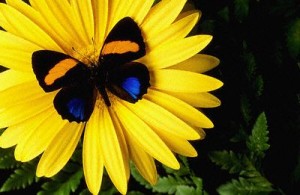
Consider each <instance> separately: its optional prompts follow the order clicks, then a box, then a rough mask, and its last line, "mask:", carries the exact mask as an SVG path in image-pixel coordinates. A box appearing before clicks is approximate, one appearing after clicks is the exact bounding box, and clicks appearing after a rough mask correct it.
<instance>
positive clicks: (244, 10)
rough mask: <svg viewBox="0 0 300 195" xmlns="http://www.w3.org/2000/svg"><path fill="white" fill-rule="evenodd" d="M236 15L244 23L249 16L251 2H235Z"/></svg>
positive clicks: (243, 0) (237, 0)
mask: <svg viewBox="0 0 300 195" xmlns="http://www.w3.org/2000/svg"><path fill="white" fill-rule="evenodd" d="M234 14H235V15H236V17H237V19H238V20H239V21H240V22H242V21H243V20H244V19H245V18H246V17H247V16H248V15H249V0H234Z"/></svg>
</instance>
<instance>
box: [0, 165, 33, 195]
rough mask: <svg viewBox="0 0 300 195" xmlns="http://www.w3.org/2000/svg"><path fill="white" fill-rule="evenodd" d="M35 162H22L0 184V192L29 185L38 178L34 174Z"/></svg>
mask: <svg viewBox="0 0 300 195" xmlns="http://www.w3.org/2000/svg"><path fill="white" fill-rule="evenodd" d="M35 168H36V163H35V162H34V161H32V162H29V163H24V164H22V165H21V166H20V167H19V168H17V169H15V171H14V172H13V173H12V174H11V175H10V176H9V178H8V179H7V180H6V181H5V182H4V184H3V185H2V187H1V189H0V192H8V191H12V190H18V189H21V188H23V189H24V188H26V187H28V186H30V185H31V184H32V183H33V182H34V181H37V180H38V179H37V178H36V176H35Z"/></svg>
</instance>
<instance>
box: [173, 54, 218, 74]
mask: <svg viewBox="0 0 300 195" xmlns="http://www.w3.org/2000/svg"><path fill="white" fill-rule="evenodd" d="M219 63H220V60H219V59H218V58H216V57H214V56H210V55H205V54H197V55H195V56H193V57H191V58H189V59H187V60H185V61H182V62H180V63H178V64H176V65H174V66H171V67H170V68H172V69H178V70H188V71H192V72H197V73H204V72H207V71H209V70H211V69H213V68H215V67H216V66H218V65H219Z"/></svg>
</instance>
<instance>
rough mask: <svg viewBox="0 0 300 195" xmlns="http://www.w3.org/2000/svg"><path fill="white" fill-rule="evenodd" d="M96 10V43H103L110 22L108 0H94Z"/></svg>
mask: <svg viewBox="0 0 300 195" xmlns="http://www.w3.org/2000/svg"><path fill="white" fill-rule="evenodd" d="M92 5H93V12H94V26H95V27H94V31H95V35H94V39H95V43H96V44H99V45H102V44H103V42H104V38H105V37H106V33H107V32H106V28H107V23H108V21H107V20H108V0H92Z"/></svg>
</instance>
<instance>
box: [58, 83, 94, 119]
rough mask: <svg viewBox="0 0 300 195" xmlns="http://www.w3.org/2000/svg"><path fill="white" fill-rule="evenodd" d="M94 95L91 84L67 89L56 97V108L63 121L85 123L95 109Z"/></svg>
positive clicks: (62, 90)
mask: <svg viewBox="0 0 300 195" xmlns="http://www.w3.org/2000/svg"><path fill="white" fill-rule="evenodd" d="M94 94H95V92H94V86H93V85H91V84H87V85H77V86H72V87H65V88H63V89H61V90H60V91H59V92H58V93H57V95H56V96H55V98H54V107H55V109H56V111H57V112H58V113H59V114H60V115H61V116H62V118H63V119H68V120H69V121H70V122H72V121H76V122H85V121H87V120H88V119H89V118H90V116H91V114H92V112H93V109H94V104H95V95H94Z"/></svg>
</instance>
